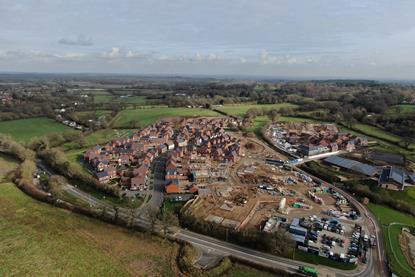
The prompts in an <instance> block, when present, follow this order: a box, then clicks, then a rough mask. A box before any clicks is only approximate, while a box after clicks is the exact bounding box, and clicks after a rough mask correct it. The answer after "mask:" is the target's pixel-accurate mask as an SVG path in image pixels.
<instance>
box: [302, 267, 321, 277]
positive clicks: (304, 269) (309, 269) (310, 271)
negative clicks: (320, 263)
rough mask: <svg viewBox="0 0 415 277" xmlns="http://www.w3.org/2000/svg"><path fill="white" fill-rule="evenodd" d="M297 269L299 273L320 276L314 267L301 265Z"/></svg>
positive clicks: (314, 276)
mask: <svg viewBox="0 0 415 277" xmlns="http://www.w3.org/2000/svg"><path fill="white" fill-rule="evenodd" d="M297 271H298V273H301V274H304V275H306V276H313V277H317V276H318V272H317V270H316V269H315V268H314V267H309V266H299V267H298V270H297Z"/></svg>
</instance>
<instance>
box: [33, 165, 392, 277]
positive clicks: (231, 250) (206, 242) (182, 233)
mask: <svg viewBox="0 0 415 277" xmlns="http://www.w3.org/2000/svg"><path fill="white" fill-rule="evenodd" d="M37 166H38V168H40V169H42V170H43V171H45V172H46V173H47V174H49V175H52V174H53V171H52V170H51V169H50V168H49V167H47V166H45V165H44V164H43V163H42V161H40V160H38V162H37ZM163 166H164V161H163V160H157V161H156V164H155V175H156V174H157V176H155V183H154V189H153V195H152V199H151V201H150V202H149V203H148V204H147V205H145V206H144V210H147V212H144V213H141V212H138V215H135V217H134V219H133V226H139V227H142V228H145V229H150V228H151V223H150V221H149V218H148V215H149V213H148V209H149V208H150V207H153V208H154V207H155V208H158V207H160V206H161V204H162V202H163V191H162V188H163V186H162V184H163V185H164V183H163V182H162V175H163V174H161V173H160V172H163V170H162V168H163ZM296 170H298V171H299V172H302V173H304V174H307V175H309V176H311V177H312V178H313V179H315V180H319V181H321V182H324V181H323V180H321V179H319V178H317V177H315V176H312V175H310V174H308V173H307V172H304V171H302V170H301V169H298V168H296ZM324 183H326V182H324ZM328 185H329V186H330V187H332V188H333V189H335V190H337V191H338V192H340V193H341V194H343V195H344V196H345V197H346V198H347V199H348V200H349V201H350V202H351V203H353V204H354V205H355V206H356V208H357V209H358V210H359V212H360V214H361V216H362V217H364V220H365V221H366V223H368V222H370V223H371V224H372V227H373V231H374V233H375V235H376V239H377V251H373V250H371V249H370V250H369V258H368V263H367V264H366V265H365V266H364V267H363V269H361V268H358V269H356V270H349V271H345V270H339V269H334V268H331V267H324V266H319V268H325V269H326V270H327V271H329V272H333V273H335V275H336V276H349V277H350V276H367V277H369V276H389V271H388V267H387V265H386V260H385V259H384V257H386V255H385V252H384V250H383V249H381V246H383V245H384V243H383V237H382V233H381V229H380V228H379V226H378V223H377V222H376V220H374V219H373V215H372V214H371V213H370V212H369V211H368V210H367V208H366V207H364V206H363V205H362V204H361V203H360V202H358V201H357V200H356V199H354V198H353V197H352V196H351V195H349V194H347V193H346V192H344V191H343V190H341V189H339V188H337V187H335V186H333V185H330V184H328ZM66 186H67V190H68V192H70V193H71V194H72V195H73V196H75V197H78V198H80V199H82V200H84V201H86V202H87V203H89V204H90V205H92V206H96V207H106V208H108V209H109V210H111V209H113V207H111V206H109V205H108V204H106V203H104V202H102V201H101V200H99V199H96V198H94V197H93V196H91V195H90V194H88V193H85V192H83V191H81V190H79V189H78V188H76V187H74V186H72V185H70V184H67V185H66ZM118 214H119V216H120V217H123V218H125V219H130V220H131V215H132V213H131V211H130V210H128V209H119V210H118ZM162 229H163V228H162V226H160V225H157V224H156V225H155V227H154V231H155V232H157V233H160V234H162V233H163V231H162ZM372 233H373V232H372ZM168 236H170V237H171V238H172V239H177V240H181V241H186V242H189V243H192V244H195V245H197V246H200V247H202V248H204V249H208V250H209V249H211V250H215V252H217V253H222V254H223V255H225V256H229V255H230V256H233V257H235V258H238V259H241V260H246V261H248V262H251V263H252V262H254V263H257V264H259V265H263V266H268V267H272V268H278V269H284V270H286V271H287V272H295V271H296V270H297V269H298V266H300V265H305V266H315V265H311V264H307V263H304V262H299V261H295V260H291V259H286V258H281V257H277V256H274V255H270V254H267V253H263V252H259V251H256V250H252V249H249V248H246V247H242V246H239V245H236V244H232V243H228V242H224V241H221V240H218V239H214V238H212V237H208V236H204V235H201V234H198V233H195V232H191V231H188V230H184V229H181V228H177V227H170V228H169V234H168Z"/></svg>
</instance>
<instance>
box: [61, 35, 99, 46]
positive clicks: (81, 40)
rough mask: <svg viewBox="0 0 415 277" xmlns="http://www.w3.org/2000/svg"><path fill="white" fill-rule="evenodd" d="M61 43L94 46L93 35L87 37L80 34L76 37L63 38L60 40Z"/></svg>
mask: <svg viewBox="0 0 415 277" xmlns="http://www.w3.org/2000/svg"><path fill="white" fill-rule="evenodd" d="M58 43H59V44H63V45H70V46H92V45H94V43H93V42H92V38H91V37H85V36H84V35H78V36H77V37H76V38H73V37H72V38H61V39H60V40H58Z"/></svg>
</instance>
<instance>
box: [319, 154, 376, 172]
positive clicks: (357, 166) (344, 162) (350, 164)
mask: <svg viewBox="0 0 415 277" xmlns="http://www.w3.org/2000/svg"><path fill="white" fill-rule="evenodd" d="M324 161H325V162H327V163H329V164H333V165H336V166H339V167H342V168H345V169H349V170H353V171H356V172H358V173H360V174H363V175H366V176H374V175H375V174H377V173H378V172H379V168H377V167H375V166H371V165H368V164H364V163H361V162H358V161H354V160H350V159H345V158H341V157H337V156H330V157H328V158H326V159H324Z"/></svg>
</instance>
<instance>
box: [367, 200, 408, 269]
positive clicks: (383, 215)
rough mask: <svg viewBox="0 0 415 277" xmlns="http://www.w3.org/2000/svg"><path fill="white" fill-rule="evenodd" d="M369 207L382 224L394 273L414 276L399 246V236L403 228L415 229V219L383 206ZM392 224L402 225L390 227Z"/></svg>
mask: <svg viewBox="0 0 415 277" xmlns="http://www.w3.org/2000/svg"><path fill="white" fill-rule="evenodd" d="M368 207H369V209H370V210H371V211H372V213H373V214H374V215H375V216H376V218H377V219H378V220H379V222H380V223H381V224H382V230H383V232H384V237H385V244H386V252H387V254H388V258H389V260H390V263H391V265H392V269H393V272H394V273H395V274H398V275H399V276H414V274H415V271H414V270H413V269H412V268H411V267H410V266H409V264H408V263H407V262H406V259H405V256H404V255H403V253H402V250H401V247H400V245H399V234H400V231H401V228H402V226H412V227H415V218H414V217H412V216H410V215H406V214H404V213H401V212H398V211H395V210H393V209H391V208H388V207H385V206H382V205H377V204H369V205H368ZM391 223H400V225H390V224H391Z"/></svg>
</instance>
